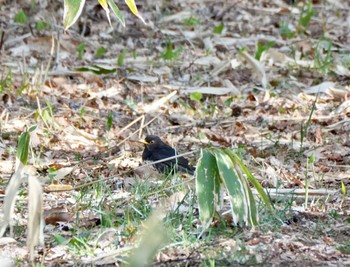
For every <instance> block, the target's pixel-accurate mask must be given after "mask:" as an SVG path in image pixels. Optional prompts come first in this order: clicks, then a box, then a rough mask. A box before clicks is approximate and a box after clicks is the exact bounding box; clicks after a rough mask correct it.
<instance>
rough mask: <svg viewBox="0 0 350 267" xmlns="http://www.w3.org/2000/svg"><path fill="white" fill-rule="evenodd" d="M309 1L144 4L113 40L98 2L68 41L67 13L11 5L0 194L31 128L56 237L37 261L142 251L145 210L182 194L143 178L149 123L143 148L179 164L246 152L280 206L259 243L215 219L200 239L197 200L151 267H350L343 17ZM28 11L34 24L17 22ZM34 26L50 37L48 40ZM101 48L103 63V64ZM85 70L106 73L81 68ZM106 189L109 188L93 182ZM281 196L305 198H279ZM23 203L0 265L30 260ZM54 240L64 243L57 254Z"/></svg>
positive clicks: (6, 11)
mask: <svg viewBox="0 0 350 267" xmlns="http://www.w3.org/2000/svg"><path fill="white" fill-rule="evenodd" d="M2 2H3V1H2ZM313 2H314V5H313V6H312V7H311V6H309V10H308V9H307V4H305V3H303V2H302V1H300V3H297V4H295V5H294V6H293V5H291V4H289V3H286V2H283V1H172V3H168V2H167V1H163V2H161V1H148V3H144V4H143V3H139V4H140V6H138V8H139V10H140V12H141V13H142V16H143V17H144V18H145V19H146V20H147V21H148V22H149V25H148V26H145V25H143V24H142V22H141V21H140V20H138V19H137V18H135V17H133V16H132V15H131V14H130V13H129V12H127V11H126V10H127V8H126V6H122V5H121V8H122V9H124V10H125V12H124V14H125V16H126V23H127V27H126V28H125V29H124V28H121V27H120V26H119V25H118V24H117V22H115V23H114V30H112V29H111V28H110V27H109V25H108V22H107V20H106V18H105V15H104V13H103V10H101V9H100V8H98V6H97V5H92V4H91V3H89V5H88V6H86V12H85V14H84V16H82V18H81V21H80V22H79V23H77V24H76V25H75V28H73V29H72V30H71V31H68V33H67V34H63V33H62V23H61V21H62V12H63V8H62V6H61V5H60V3H52V4H51V5H50V4H43V3H42V4H38V5H35V6H30V5H28V4H27V3H26V2H24V1H23V2H21V1H17V3H16V4H12V5H10V4H6V3H2V4H1V9H0V17H1V23H2V24H1V25H2V33H4V42H3V43H2V46H1V67H0V71H1V76H0V77H1V84H0V94H1V105H0V127H1V128H0V130H1V137H2V139H1V143H0V154H1V162H0V181H1V183H2V189H4V188H5V186H6V184H7V180H8V178H9V177H10V174H11V173H12V171H13V170H14V160H15V148H16V146H17V138H18V135H19V134H20V133H21V132H22V131H23V129H24V127H25V126H27V127H29V126H31V125H38V128H37V130H36V131H35V134H33V136H32V146H33V148H34V154H33V155H35V156H34V157H33V158H32V163H33V165H35V166H36V167H37V170H38V176H39V177H40V178H41V181H42V183H43V184H44V185H45V188H46V193H45V198H44V208H45V210H46V213H45V216H46V223H47V224H48V225H47V226H46V228H45V247H44V248H42V250H41V252H40V253H39V255H38V257H37V261H38V262H43V263H44V264H45V265H50V264H52V265H55V264H64V265H73V264H91V263H96V264H103V263H105V264H106V263H108V264H114V263H115V262H117V263H120V262H121V261H122V260H124V259H125V258H124V255H125V253H126V252H127V251H126V252H123V250H122V249H125V248H128V247H132V246H133V244H134V243H135V239H136V237H137V235H138V234H137V232H138V229H139V224H141V222H142V221H143V220H144V219H145V218H146V217H148V214H149V212H150V210H151V208H152V207H155V206H157V204H158V203H159V201H160V200H161V199H164V198H165V197H166V196H169V195H172V194H173V193H174V192H173V191H172V190H174V191H180V189H179V188H178V187H174V188H172V189H169V187H170V186H173V185H174V183H175V185H176V182H179V181H180V182H179V183H181V179H177V180H176V179H175V178H174V179H175V181H172V180H166V181H165V182H164V183H163V184H161V185H159V184H160V183H162V182H161V181H162V180H161V181H159V179H158V180H157V179H154V178H155V174H154V173H148V172H146V171H145V170H144V169H141V170H140V169H135V168H137V167H138V166H139V165H140V155H141V151H142V149H143V147H142V145H139V144H137V143H135V142H131V140H132V139H134V140H136V139H137V138H138V134H139V132H138V130H140V129H141V128H142V127H143V126H144V125H145V124H147V123H149V122H150V123H149V124H148V125H147V126H146V127H144V129H143V130H142V135H143V136H144V135H145V134H146V133H152V134H157V135H159V136H161V137H162V139H163V140H165V141H167V142H168V143H169V144H171V145H172V146H175V147H176V148H177V150H179V151H183V152H185V151H194V152H195V153H194V154H193V155H192V156H189V158H190V160H191V161H192V163H195V161H196V158H197V157H198V150H199V149H200V148H201V147H206V146H207V145H208V144H211V145H213V146H223V147H232V148H233V149H235V150H237V149H238V151H240V152H241V153H242V155H243V157H244V160H245V163H246V165H247V166H248V167H249V168H250V169H251V170H252V172H253V173H254V175H255V176H256V178H258V179H259V181H260V182H261V183H262V184H263V185H264V187H266V188H272V190H271V196H272V197H273V199H274V201H275V205H276V207H277V209H278V212H277V214H276V216H271V215H270V214H268V212H267V211H265V209H264V208H263V207H262V205H261V207H260V210H261V215H260V217H261V226H259V227H258V228H257V229H255V230H251V229H242V228H239V227H233V226H231V225H229V224H228V223H227V222H225V221H224V222H217V225H214V226H213V230H211V231H210V233H208V235H205V236H204V237H202V239H201V240H197V237H198V236H199V233H198V231H199V230H198V229H199V228H200V227H199V221H198V211H197V208H196V205H195V204H193V199H194V197H193V195H192V196H191V194H192V193H190V195H186V198H185V200H184V203H183V205H182V206H183V209H181V211H179V210H180V209H177V210H176V212H174V213H175V215H174V217H173V218H172V217H171V216H170V217H169V218H168V221H167V223H168V224H167V225H168V227H169V229H171V230H169V231H171V232H172V235H171V238H170V239H171V241H170V242H169V244H168V245H167V246H165V247H164V248H163V249H162V250H161V251H160V252H159V254H158V255H157V257H156V259H155V261H154V264H155V265H158V266H188V265H190V266H196V265H202V266H207V265H208V266H209V265H210V266H212V265H213V264H214V265H216V266H225V265H226V266H229V265H232V264H242V265H268V266H270V265H274V266H281V265H288V266H301V265H302V266H347V265H350V257H349V250H350V248H349V246H350V244H349V235H350V222H349V218H350V215H349V207H350V201H349V197H348V195H347V196H343V195H342V193H341V188H342V183H343V186H345V187H346V188H347V189H349V185H350V182H349V181H350V179H349V176H350V173H349V166H348V163H349V155H350V148H349V127H350V123H349V122H350V120H349V101H348V100H347V99H348V95H349V80H350V57H349V50H350V39H349V31H350V25H349V18H350V17H349V11H350V5H349V3H346V1H313ZM343 2H344V3H343ZM20 8H23V10H24V11H25V13H26V14H27V15H28V18H29V23H27V24H18V23H14V16H15V14H16V13H17V12H18V10H19V9H20ZM312 12H314V13H313V15H310V14H311V13H312ZM308 14H309V15H310V16H311V20H310V22H309V23H307V25H303V24H305V23H304V22H305V21H306V20H307V19H306V18H305V17H307V16H308ZM40 20H43V21H45V22H47V23H48V24H49V26H47V28H45V29H44V30H40V31H39V30H38V29H37V28H35V23H36V22H37V21H40ZM221 22H222V23H223V24H222V26H223V29H222V32H221V29H220V23H221ZM84 25H85V26H86V27H84ZM82 30H84V34H83V35H82V34H81V33H82ZM213 31H214V32H213ZM215 32H216V33H215ZM52 36H53V38H52ZM53 40H54V49H53V50H52V53H50V51H51V47H52V41H53ZM271 41H273V42H274V43H273V44H272V43H271V45H272V47H271V48H270V49H268V50H267V51H265V53H263V55H262V57H261V59H260V61H255V60H254V59H252V58H254V54H255V52H256V50H257V44H258V43H260V44H261V45H266V44H268V43H269V42H271ZM58 43H59V46H57V44H58ZM82 44H84V45H85V48H84V47H83V46H82ZM79 45H80V48H81V49H82V50H84V52H81V55H80V56H81V58H80V59H79V53H78V52H77V50H79V49H78V48H77V47H79ZM57 47H59V49H58V48H57ZM100 47H104V48H105V49H106V52H105V54H103V55H100V56H99V57H97V56H96V51H97V50H98V49H99V48H100ZM243 49H245V50H243ZM82 50H81V51H82ZM96 66H98V67H96ZM81 67H85V68H89V69H90V70H92V69H93V70H95V71H99V72H103V71H104V72H103V74H102V75H95V74H92V73H91V72H81V71H77V69H78V68H81ZM106 70H109V71H110V73H109V74H106V73H105V71H106ZM193 92H201V93H202V94H196V93H193ZM318 93H319V94H318ZM310 114H311V115H310ZM109 118H112V124H109V122H108V121H109ZM138 118H139V120H138V121H136V122H135V123H134V124H132V125H130V123H132V122H134V121H135V120H136V119H138ZM110 126H111V127H110ZM109 128H110V129H109ZM133 133H135V135H132V134H133ZM128 138H130V139H128ZM54 169H57V170H62V171H61V173H60V175H56V178H55V179H56V180H58V181H57V183H58V184H64V185H67V186H73V187H79V188H76V190H74V191H68V192H64V193H54V192H49V190H48V189H52V187H49V185H50V176H49V174H50V172H51V171H53V170H54ZM59 176H61V177H59ZM99 179H105V180H104V181H103V182H99V183H96V184H94V185H92V186H91V185H89V186H88V185H85V183H89V182H92V181H97V180H99ZM154 180H156V181H154ZM307 184H308V185H307ZM179 187H180V188H182V189H183V190H185V189H184V188H183V187H181V186H179ZM306 187H308V188H309V189H310V195H309V199H308V200H309V201H306V202H307V203H308V204H307V205H305V188H306ZM276 188H278V189H279V190H282V189H301V193H300V195H299V196H292V194H291V193H290V192H289V193H286V192H285V191H280V194H278V195H275V194H273V193H274V192H276V190H277V189H276ZM275 189H276V190H275ZM148 190H149V191H148ZM158 190H159V192H160V193H158ZM185 191H186V190H185ZM154 192H157V193H154ZM25 204H26V194H25V192H24V193H21V194H20V197H19V205H18V206H16V216H15V221H16V224H15V225H17V227H16V228H15V239H13V240H7V241H6V242H5V243H4V245H1V246H2V248H1V251H2V252H1V256H2V257H4V256H9V255H11V257H12V258H15V259H16V263H17V264H18V265H22V264H24V263H25V262H27V260H28V255H27V251H26V249H25V225H26V205H25ZM58 221H63V223H60V226H57V224H56V223H57V222H58ZM108 229H113V231H109V230H108ZM53 234H59V235H60V236H62V237H63V238H64V240H65V241H66V243H64V242H63V244H62V245H58V244H57V243H59V241H58V238H54V237H53ZM99 257H100V258H99Z"/></svg>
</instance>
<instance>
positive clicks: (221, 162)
mask: <svg viewBox="0 0 350 267" xmlns="http://www.w3.org/2000/svg"><path fill="white" fill-rule="evenodd" d="M214 154H215V158H216V162H217V166H218V168H219V173H220V177H221V179H222V180H223V182H224V184H225V187H226V189H227V191H228V194H229V197H230V203H231V211H232V218H233V221H234V222H235V223H239V222H245V223H250V221H249V220H248V218H249V215H248V213H249V201H248V199H247V192H246V190H245V186H244V185H243V182H244V181H242V180H241V179H240V178H239V176H238V175H237V173H236V170H235V166H234V164H233V162H232V160H231V158H230V157H229V156H228V155H227V154H226V153H225V152H224V151H222V150H219V149H216V150H214Z"/></svg>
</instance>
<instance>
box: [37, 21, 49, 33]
mask: <svg viewBox="0 0 350 267" xmlns="http://www.w3.org/2000/svg"><path fill="white" fill-rule="evenodd" d="M49 26H50V24H49V23H47V22H46V21H44V20H39V21H37V22H35V29H36V30H37V31H42V30H45V29H46V28H49Z"/></svg>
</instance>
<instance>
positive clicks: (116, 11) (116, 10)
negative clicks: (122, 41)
mask: <svg viewBox="0 0 350 267" xmlns="http://www.w3.org/2000/svg"><path fill="white" fill-rule="evenodd" d="M108 5H109V6H110V8H111V9H112V11H113V13H114V15H116V16H117V18H118V20H119V21H120V23H121V24H122V25H123V27H125V18H124V15H123V13H122V12H121V11H120V9H119V8H118V6H117V5H116V4H115V3H114V1H113V0H108Z"/></svg>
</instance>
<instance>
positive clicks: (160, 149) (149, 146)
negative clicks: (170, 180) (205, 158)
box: [140, 135, 195, 174]
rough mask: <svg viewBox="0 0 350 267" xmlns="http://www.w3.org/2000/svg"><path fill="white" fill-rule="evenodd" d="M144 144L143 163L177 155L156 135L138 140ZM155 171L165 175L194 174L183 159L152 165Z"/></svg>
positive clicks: (193, 169) (191, 167)
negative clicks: (175, 173) (173, 173)
mask: <svg viewBox="0 0 350 267" xmlns="http://www.w3.org/2000/svg"><path fill="white" fill-rule="evenodd" d="M140 142H141V143H143V144H145V149H144V150H143V153H142V160H143V161H158V160H162V159H166V158H170V157H174V156H175V155H176V154H177V153H176V151H175V149H174V148H172V147H171V146H169V145H168V144H166V143H164V142H163V141H162V140H161V139H160V138H159V137H158V136H156V135H148V136H146V138H145V140H140ZM154 166H155V167H156V169H157V170H158V171H159V172H161V173H165V174H169V173H172V172H174V171H175V172H178V171H179V172H184V173H188V174H194V171H195V168H194V167H193V166H191V165H189V164H188V160H187V159H185V158H184V157H178V158H173V159H169V160H167V161H163V162H159V163H156V164H154Z"/></svg>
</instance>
